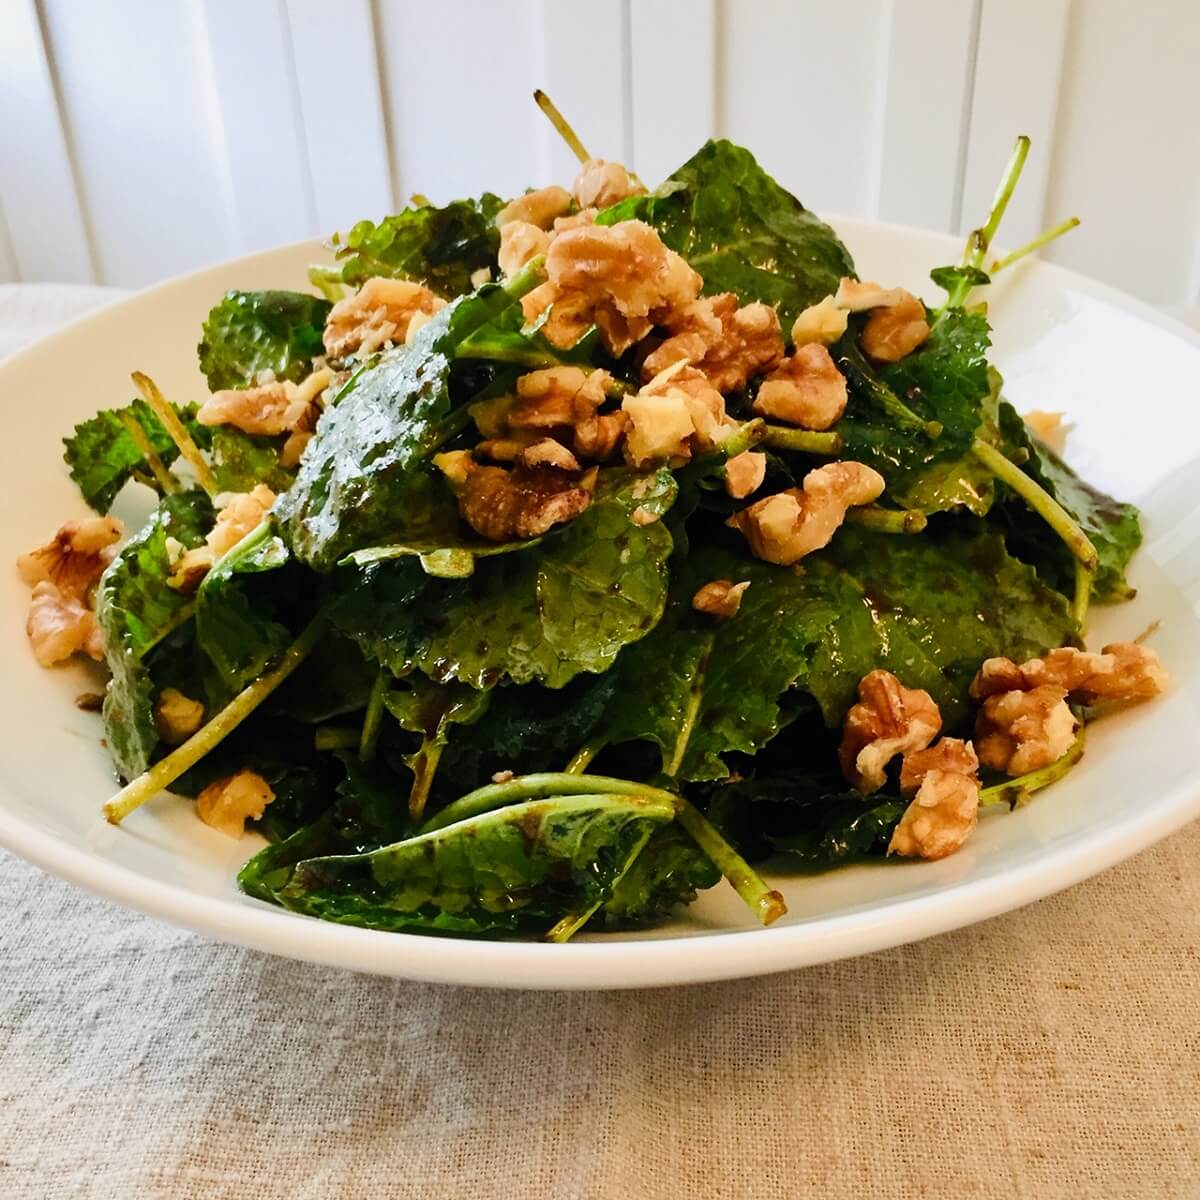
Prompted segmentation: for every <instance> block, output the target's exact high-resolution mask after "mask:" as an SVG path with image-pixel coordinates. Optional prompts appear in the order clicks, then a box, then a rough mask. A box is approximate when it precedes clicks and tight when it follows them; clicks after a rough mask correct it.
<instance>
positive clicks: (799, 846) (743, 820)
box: [701, 769, 907, 870]
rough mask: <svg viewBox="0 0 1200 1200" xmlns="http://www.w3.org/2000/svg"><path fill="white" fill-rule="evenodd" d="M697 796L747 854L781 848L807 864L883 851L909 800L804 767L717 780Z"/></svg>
mask: <svg viewBox="0 0 1200 1200" xmlns="http://www.w3.org/2000/svg"><path fill="white" fill-rule="evenodd" d="M701 803H704V804H705V805H706V807H707V810H708V815H709V819H710V820H711V821H712V822H713V824H714V825H716V827H717V828H718V829H719V830H720V831H721V832H722V833H723V834H724V835H725V836H726V837H727V838H728V839H729V840H730V842H732V843H733V845H734V846H736V847H737V849H738V850H739V851H740V852H741V853H742V854H743V855H745V856H746V858H747V859H749V860H750V861H751V862H759V861H761V860H762V859H764V858H767V857H768V856H769V855H771V854H777V853H783V854H786V855H788V856H789V857H790V858H792V859H793V860H794V861H796V862H797V863H798V865H802V866H804V867H806V868H809V869H812V870H827V869H829V868H830V867H835V866H838V865H839V864H841V863H844V862H853V861H855V860H856V859H863V858H877V857H882V856H883V855H886V854H887V848H888V843H889V842H890V841H891V838H892V832H893V830H894V829H895V828H896V825H897V824H898V823H899V820H900V818H901V817H902V816H903V815H904V810H905V808H906V807H907V804H906V803H905V801H903V800H901V799H900V797H899V796H889V795H885V794H883V793H875V794H873V795H871V796H863V795H862V794H861V793H859V792H855V791H852V790H850V789H849V788H847V787H846V783H845V780H843V779H841V778H840V777H838V776H829V775H825V774H822V773H820V772H818V771H813V770H807V769H796V770H790V771H787V772H784V773H781V774H774V775H770V776H768V777H765V778H761V777H760V778H751V779H743V780H739V781H737V782H735V783H722V784H716V785H714V786H712V787H709V788H707V789H705V795H704V797H703V799H702V800H701Z"/></svg>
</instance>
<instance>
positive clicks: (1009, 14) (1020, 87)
mask: <svg viewBox="0 0 1200 1200" xmlns="http://www.w3.org/2000/svg"><path fill="white" fill-rule="evenodd" d="M1070 3H1071V0H983V9H982V11H981V13H980V20H979V43H978V55H977V58H976V61H975V83H974V92H973V99H972V104H971V127H970V142H969V145H968V150H967V155H966V163H965V169H964V174H963V202H962V214H961V218H960V228H961V230H962V231H963V232H966V231H967V230H968V229H971V228H973V227H974V226H976V225H979V224H980V223H981V222H982V221H983V220H984V218H985V217H986V216H987V213H988V209H989V208H990V207H991V201H992V195H993V194H994V192H995V190H996V181H997V180H998V179H999V177H1000V173H1001V171H1003V169H1004V164H1005V162H1007V160H1008V155H1009V153H1010V152H1011V150H1012V147H1013V142H1014V141H1015V140H1016V138H1017V136H1018V135H1019V134H1022V133H1025V134H1028V135H1029V137H1030V138H1031V139H1032V140H1033V148H1032V150H1031V152H1030V155H1029V159H1028V161H1027V162H1026V164H1025V170H1024V173H1023V174H1022V176H1021V185H1020V187H1019V188H1018V189H1017V193H1016V195H1015V196H1014V197H1013V201H1012V203H1011V204H1010V206H1009V209H1008V213H1007V215H1006V216H1005V218H1004V226H1003V229H1002V231H1001V234H1000V241H1001V243H1002V244H1003V245H1006V246H1016V245H1020V244H1021V243H1022V242H1025V241H1028V240H1029V239H1030V238H1031V237H1034V236H1035V235H1036V234H1037V233H1039V232H1040V231H1041V230H1042V229H1044V228H1045V226H1046V224H1047V221H1046V187H1047V183H1048V181H1049V177H1050V164H1051V161H1052V157H1053V154H1054V127H1055V113H1056V110H1057V107H1058V85H1059V77H1060V74H1061V71H1062V58H1063V47H1064V44H1065V40H1066V30H1067V14H1068V11H1069V9H1070ZM1140 74H1141V73H1140V72H1139V77H1140Z"/></svg>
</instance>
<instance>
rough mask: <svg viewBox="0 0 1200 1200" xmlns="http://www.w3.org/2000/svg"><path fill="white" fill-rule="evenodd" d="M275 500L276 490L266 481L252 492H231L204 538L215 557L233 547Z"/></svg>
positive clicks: (268, 510)
mask: <svg viewBox="0 0 1200 1200" xmlns="http://www.w3.org/2000/svg"><path fill="white" fill-rule="evenodd" d="M274 503H275V493H274V492H273V491H271V489H270V488H269V487H267V485H266V484H265V483H260V484H258V485H257V486H256V487H255V488H254V490H253V491H251V492H234V493H232V494H231V495H230V496H229V497H228V499H227V500H226V501H225V506H224V507H223V508H222V509H221V511H220V512H219V513H218V514H217V523H216V524H215V525H214V526H213V527H212V529H211V530H209V533H208V536H207V537H206V538H205V539H204V540H205V541H206V542H207V543H208V548H209V549H210V550H211V551H212V552H213V555H214V557H216V558H220V557H221V555H222V554H224V553H225V552H226V551H227V550H232V549H233V547H234V546H236V545H237V544H238V542H240V541H241V540H242V538H244V537H245V536H246V534H248V533H249V532H250V530H252V529H254V528H256V527H257V526H258V525H260V524H261V523H262V520H263V518H264V517H265V516H266V515H267V513H268V512H270V511H271V505H272V504H274Z"/></svg>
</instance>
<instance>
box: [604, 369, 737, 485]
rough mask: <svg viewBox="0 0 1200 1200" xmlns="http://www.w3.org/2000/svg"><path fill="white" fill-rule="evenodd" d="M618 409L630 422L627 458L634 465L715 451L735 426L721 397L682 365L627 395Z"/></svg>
mask: <svg viewBox="0 0 1200 1200" xmlns="http://www.w3.org/2000/svg"><path fill="white" fill-rule="evenodd" d="M621 411H622V412H623V413H624V414H625V416H626V418H627V419H628V422H629V427H628V432H627V433H626V437H625V458H626V461H627V462H628V463H629V465H630V466H634V467H644V466H648V465H649V464H651V463H654V462H662V461H666V462H668V463H671V464H673V465H680V464H682V463H685V462H687V461H688V460H689V459H690V458H691V457H692V453H693V451H700V452H705V451H708V450H713V449H715V448H716V447H717V446H719V445H720V444H721V443H722V442H723V441H724V440H725V439H726V438H727V437H728V436H729V435H730V433H732V432H733V430H734V429H736V428H737V423H736V422H734V421H731V420H730V419H729V416H728V414H727V413H726V412H725V400H724V397H722V395H721V393H720V392H718V391H717V389H716V388H715V387H713V385H712V384H711V383H710V382H709V381H708V379H707V378H706V377H705V375H704V373H703V372H702V371H698V370H696V368H695V367H689V366H687V365H685V364H684V363H682V362H679V363H676V364H675V365H674V366H672V367H668V368H667V369H666V370H665V371H662V372H660V373H659V374H658V375H656V376H655V377H654V378H653V379H652V380H650V382H649V383H647V384H644V385H643V386H642V387H641V388H640V389H639V390H638V392H637V393H636V394H635V395H632V396H626V397H625V399H624V400H623V401H622V403H621Z"/></svg>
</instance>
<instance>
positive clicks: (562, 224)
mask: <svg viewBox="0 0 1200 1200" xmlns="http://www.w3.org/2000/svg"><path fill="white" fill-rule="evenodd" d="M599 211H600V210H599V209H598V208H581V209H580V210H579V212H577V213H572V214H571V215H570V216H569V217H557V218H555V221H554V230H553V232H554V233H565V232H566V231H567V230H568V229H578V228H579V227H580V226H582V225H594V224H595V223H596V214H597V213H598V212H599Z"/></svg>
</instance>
